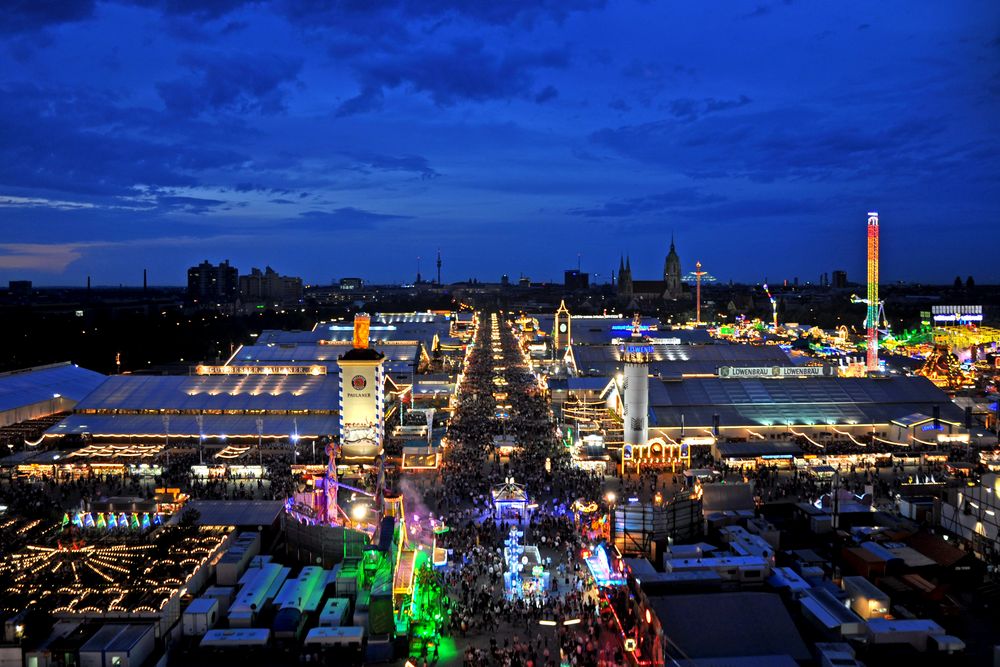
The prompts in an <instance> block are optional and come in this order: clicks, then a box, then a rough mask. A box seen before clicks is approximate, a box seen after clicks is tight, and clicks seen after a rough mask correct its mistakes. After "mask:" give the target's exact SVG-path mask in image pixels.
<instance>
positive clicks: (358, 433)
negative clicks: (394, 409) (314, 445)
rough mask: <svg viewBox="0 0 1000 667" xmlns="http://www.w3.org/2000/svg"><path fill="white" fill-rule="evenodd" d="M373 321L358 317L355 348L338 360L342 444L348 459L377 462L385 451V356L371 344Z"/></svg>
mask: <svg viewBox="0 0 1000 667" xmlns="http://www.w3.org/2000/svg"><path fill="white" fill-rule="evenodd" d="M369 326H370V320H369V318H368V316H367V315H358V316H357V317H356V318H355V320H354V341H353V343H354V344H353V346H352V348H351V350H349V351H348V352H347V353H345V354H344V355H342V356H341V357H340V358H339V359H337V365H338V366H340V444H341V457H342V460H344V461H349V462H357V463H364V462H366V461H369V460H370V461H374V459H375V457H376V456H378V454H379V453H381V451H382V442H383V437H384V432H385V423H384V420H385V414H384V412H383V410H384V405H385V403H384V393H383V392H384V389H383V388H384V384H385V369H384V367H383V361H384V360H385V357H384V356H383V355H382V354H381V353H380V352H377V351H376V350H373V349H372V348H370V347H369V345H368V332H369Z"/></svg>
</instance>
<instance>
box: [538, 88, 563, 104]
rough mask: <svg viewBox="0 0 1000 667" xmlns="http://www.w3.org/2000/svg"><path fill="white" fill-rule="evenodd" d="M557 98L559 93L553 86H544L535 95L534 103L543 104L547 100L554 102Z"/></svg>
mask: <svg viewBox="0 0 1000 667" xmlns="http://www.w3.org/2000/svg"><path fill="white" fill-rule="evenodd" d="M557 97H559V91H558V90H556V87H555V86H545V87H544V88H542V89H541V90H540V91H538V92H537V93H536V94H535V103H536V104H545V103H546V102H548V101H549V100H554V99H555V98H557Z"/></svg>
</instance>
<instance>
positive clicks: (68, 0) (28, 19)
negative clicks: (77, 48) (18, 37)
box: [0, 0, 96, 34]
mask: <svg viewBox="0 0 1000 667" xmlns="http://www.w3.org/2000/svg"><path fill="white" fill-rule="evenodd" d="M95 4H96V3H95V1H94V0H5V2H4V7H3V12H2V14H0V34H3V33H6V34H16V33H20V32H34V31H38V30H43V29H45V28H49V27H52V26H57V25H60V24H63V23H73V22H76V21H83V20H85V19H89V18H91V17H92V16H93V15H94V6H95Z"/></svg>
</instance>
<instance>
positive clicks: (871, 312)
mask: <svg viewBox="0 0 1000 667" xmlns="http://www.w3.org/2000/svg"><path fill="white" fill-rule="evenodd" d="M878 305H879V304H878V211H870V212H869V213H868V317H867V318H866V319H865V327H866V328H867V337H868V358H867V368H868V370H869V371H877V370H878V310H879V309H878Z"/></svg>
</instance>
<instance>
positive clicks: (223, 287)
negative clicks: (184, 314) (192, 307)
mask: <svg viewBox="0 0 1000 667" xmlns="http://www.w3.org/2000/svg"><path fill="white" fill-rule="evenodd" d="M239 290H240V283H239V272H238V271H237V270H236V267H235V266H230V265H229V260H228V259H227V260H226V261H224V262H222V263H221V264H219V265H218V266H216V265H214V264H212V263H210V262H209V261H208V260H207V259H206V260H205V261H204V262H202V263H201V264H199V265H198V266H192V267H191V268H190V269H188V285H187V296H188V299H190V300H191V301H194V302H200V303H210V302H215V303H232V302H233V301H236V297H237V296H238V295H239Z"/></svg>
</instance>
